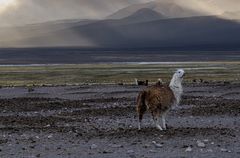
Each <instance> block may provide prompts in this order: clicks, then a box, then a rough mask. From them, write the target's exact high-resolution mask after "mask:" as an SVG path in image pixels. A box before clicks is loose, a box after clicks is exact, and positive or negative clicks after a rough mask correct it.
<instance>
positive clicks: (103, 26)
mask: <svg viewBox="0 0 240 158" xmlns="http://www.w3.org/2000/svg"><path fill="white" fill-rule="evenodd" d="M133 17H134V14H133ZM129 18H131V17H129ZM125 20H126V19H120V20H111V22H109V20H104V21H98V22H93V23H89V24H87V25H80V26H78V25H76V26H75V25H74V26H73V27H70V28H66V29H62V30H57V31H53V32H50V33H47V34H42V35H41V36H36V37H30V38H25V39H21V40H16V41H11V42H12V45H14V46H27V47H29V46H30V47H35V46H44V47H45V46H79V47H97V48H117V49H120V48H139V49H140V48H159V49H165V48H166V49H175V48H176V49H177V48H186V49H189V48H199V49H208V48H216V49H219V50H221V49H223V48H224V49H225V48H233V47H234V48H235V47H237V48H240V41H239V40H238V38H239V37H240V25H239V23H238V22H235V21H231V20H225V19H221V18H218V17H215V16H202V17H188V18H176V19H160V20H155V21H147V22H142V23H124V21H125ZM1 43H2V42H1Z"/></svg>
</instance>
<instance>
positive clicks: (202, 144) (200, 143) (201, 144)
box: [197, 140, 206, 148]
mask: <svg viewBox="0 0 240 158" xmlns="http://www.w3.org/2000/svg"><path fill="white" fill-rule="evenodd" d="M197 146H198V147H200V148H205V147H206V145H205V144H204V143H203V142H201V141H200V140H198V141H197Z"/></svg>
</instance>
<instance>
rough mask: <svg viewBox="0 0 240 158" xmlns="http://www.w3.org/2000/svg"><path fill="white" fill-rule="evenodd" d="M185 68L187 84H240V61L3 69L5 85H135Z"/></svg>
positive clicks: (0, 81)
mask: <svg viewBox="0 0 240 158" xmlns="http://www.w3.org/2000/svg"><path fill="white" fill-rule="evenodd" d="M177 68H184V69H185V71H186V78H185V82H192V80H193V79H200V78H201V79H203V80H206V81H231V82H239V79H240V62H181V63H180V62H179V63H159V64H78V65H46V66H1V67H0V85H1V86H32V85H38V86H41V85H66V84H69V85H81V84H92V83H96V84H104V83H109V84H118V83H124V84H131V83H134V79H135V78H138V79H140V80H146V79H148V80H149V81H150V82H156V81H157V79H158V78H161V79H162V80H163V81H165V82H168V81H169V80H170V78H171V76H172V73H173V71H175V70H176V69H177Z"/></svg>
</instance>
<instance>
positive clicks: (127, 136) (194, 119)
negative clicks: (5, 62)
mask: <svg viewBox="0 0 240 158" xmlns="http://www.w3.org/2000/svg"><path fill="white" fill-rule="evenodd" d="M142 88H144V87H137V86H117V85H92V86H89V85H86V86H75V87H72V86H68V87H39V88H35V89H34V91H33V92H28V90H27V89H25V88H2V89H0V157H26V158H28V157H29V158H30V157H31V158H32V157H49V158H55V157H83V158H86V157H90V158H99V157H101V158H110V157H119V158H120V157H130V158H140V157H142V158H150V157H172V158H174V157H231V158H233V157H240V134H239V130H240V95H239V94H240V84H222V83H211V84H188V85H185V90H184V91H185V94H184V96H183V100H182V102H181V105H180V106H179V107H176V108H174V109H173V110H171V112H170V113H169V115H168V117H167V124H168V130H167V131H158V130H157V129H156V128H155V127H154V125H153V121H152V120H151V117H150V115H149V114H147V115H145V117H144V126H143V129H142V130H141V131H138V130H137V119H136V113H135V98H136V96H137V93H138V92H139V91H140V90H141V89H142Z"/></svg>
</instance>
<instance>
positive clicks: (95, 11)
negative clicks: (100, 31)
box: [0, 0, 240, 26]
mask: <svg viewBox="0 0 240 158" xmlns="http://www.w3.org/2000/svg"><path fill="white" fill-rule="evenodd" d="M148 1H152V0H0V26H4V25H13V26H14V25H19V24H25V23H36V22H43V21H49V20H56V19H75V18H78V19H96V18H103V17H106V16H108V15H110V14H112V13H114V12H116V11H117V10H119V9H121V8H124V7H127V6H128V5H131V4H134V3H144V2H148ZM157 1H168V2H170V1H172V2H174V3H178V4H180V5H185V6H187V7H189V8H192V9H199V8H200V9H201V10H206V11H208V12H211V13H221V12H224V11H240V7H239V6H240V0H157Z"/></svg>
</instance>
